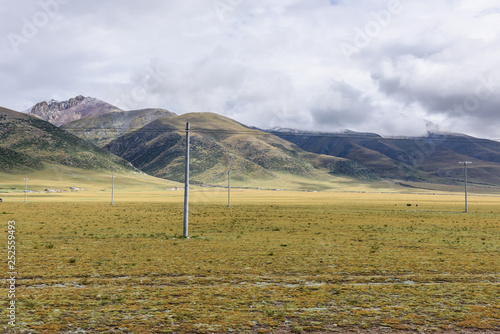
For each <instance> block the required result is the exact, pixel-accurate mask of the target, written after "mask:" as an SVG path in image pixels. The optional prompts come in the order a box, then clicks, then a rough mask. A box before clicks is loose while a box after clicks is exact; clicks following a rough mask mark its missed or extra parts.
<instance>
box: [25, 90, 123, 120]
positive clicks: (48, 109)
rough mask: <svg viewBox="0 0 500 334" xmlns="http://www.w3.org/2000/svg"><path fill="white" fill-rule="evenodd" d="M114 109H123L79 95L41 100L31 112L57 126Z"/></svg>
mask: <svg viewBox="0 0 500 334" xmlns="http://www.w3.org/2000/svg"><path fill="white" fill-rule="evenodd" d="M113 111H121V110H120V109H119V108H117V107H115V106H113V105H111V104H109V103H106V102H103V101H101V100H98V99H95V98H93V97H84V96H82V95H79V96H77V97H75V98H71V99H69V100H68V101H62V102H59V101H55V100H52V101H50V102H45V101H43V102H39V103H37V104H36V105H34V106H33V107H32V108H31V109H30V111H29V114H30V115H33V116H35V117H38V118H41V119H43V120H45V121H47V122H50V123H52V124H54V125H55V126H61V125H63V124H66V123H69V122H72V121H76V120H79V119H83V118H88V117H94V116H98V115H103V114H106V113H109V112H113Z"/></svg>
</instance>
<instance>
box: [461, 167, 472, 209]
mask: <svg viewBox="0 0 500 334" xmlns="http://www.w3.org/2000/svg"><path fill="white" fill-rule="evenodd" d="M471 163H472V162H470V161H460V162H459V164H462V165H464V174H465V212H468V207H467V165H469V164H471Z"/></svg>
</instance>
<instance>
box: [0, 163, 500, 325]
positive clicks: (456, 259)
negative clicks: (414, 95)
mask: <svg viewBox="0 0 500 334" xmlns="http://www.w3.org/2000/svg"><path fill="white" fill-rule="evenodd" d="M60 172H61V171H58V172H57V173H60ZM44 173H47V172H44ZM59 175H61V174H59ZM39 177H40V178H39V181H36V180H37V177H33V182H35V186H39V187H40V188H43V187H46V186H47V185H46V184H47V181H46V180H45V181H43V179H42V177H47V175H45V174H43V175H39ZM88 177H89V179H88V180H87V181H85V180H81V183H79V182H80V181H78V179H74V180H73V182H72V184H71V185H74V186H82V187H87V188H88V190H86V191H83V192H67V193H57V194H46V193H43V192H42V193H34V194H30V195H29V202H28V203H22V201H23V194H22V193H20V192H9V193H7V194H2V197H3V198H4V203H0V219H1V224H2V229H3V231H4V233H2V237H1V239H0V243H1V244H3V245H5V247H3V246H2V247H3V248H4V249H5V248H6V246H7V227H6V226H7V222H8V221H10V220H15V221H16V226H17V235H16V238H17V239H16V240H17V244H16V255H17V259H16V260H17V265H18V268H17V271H18V279H17V282H16V283H17V289H16V300H17V319H18V320H17V323H16V327H15V328H14V329H9V327H8V326H7V310H6V307H7V302H8V301H7V298H6V296H7V289H3V290H2V292H1V293H2V294H3V295H4V297H2V298H0V300H1V304H0V308H1V311H0V318H1V319H2V321H3V323H2V324H1V326H2V328H6V330H5V331H6V332H9V331H11V332H31V333H43V332H46V333H55V332H73V333H75V332H80V333H83V332H87V333H99V332H116V333H122V332H123V333H151V332H167V333H168V332H176V333H181V332H189V333H212V332H234V331H236V332H261V333H264V332H273V331H276V332H279V331H281V332H296V333H299V332H305V331H308V332H313V331H316V332H346V331H350V330H352V331H368V330H370V331H375V332H384V331H419V332H423V331H434V332H440V331H441V332H451V331H458V332H460V331H466V330H475V331H481V332H488V331H495V330H499V329H500V303H499V297H498V296H500V288H499V278H500V270H499V269H500V268H499V265H498V258H499V255H500V240H499V239H500V238H499V236H500V233H499V232H500V225H499V223H498V222H499V221H500V206H499V205H498V203H499V201H500V197H495V196H493V195H483V196H479V195H476V196H471V197H470V199H469V210H470V212H469V213H468V214H464V213H463V212H461V211H462V210H463V203H462V201H463V197H462V195H461V194H458V193H456V194H453V193H450V194H440V195H435V194H431V193H429V194H423V193H422V194H411V193H407V194H401V193H394V192H388V193H380V192H378V193H376V192H318V193H310V192H297V191H258V190H241V189H240V190H237V189H235V190H234V191H233V193H232V207H231V208H228V207H227V206H226V192H225V191H224V190H223V189H202V188H198V189H193V191H192V196H191V202H192V205H191V208H190V236H191V238H190V239H184V238H182V237H181V236H180V235H181V233H182V206H183V204H182V203H183V192H182V191H167V190H166V187H172V186H176V184H175V183H165V182H164V181H159V180H157V179H153V178H148V177H147V176H144V175H128V176H126V175H125V176H120V178H121V179H122V182H124V183H123V184H122V185H121V186H120V187H123V188H121V193H120V192H118V193H117V201H116V203H115V205H113V206H111V205H109V201H108V199H109V189H108V190H106V191H102V190H103V189H100V188H102V187H103V184H102V183H100V182H101V181H99V180H100V178H101V177H102V178H104V177H107V178H108V179H109V176H104V175H97V174H96V175H93V176H92V175H88ZM138 180H141V181H143V182H142V183H140V184H139V185H137V181H138ZM15 182H17V181H15ZM15 182H14V183H15ZM37 182H38V183H37ZM51 182H55V181H51ZM102 182H104V184H106V183H109V180H106V179H103V181H102ZM127 182H128V183H127ZM14 183H13V184H14ZM125 183H127V184H126V186H125ZM67 184H68V183H67V180H66V178H65V177H62V178H61V180H60V183H59V184H56V185H55V186H53V187H56V186H61V187H62V186H65V185H67ZM85 184H86V185H85ZM118 184H119V183H118V182H117V187H118ZM134 185H135V186H134ZM177 186H179V185H178V184H177ZM2 187H4V188H8V187H9V183H8V181H6V180H3V181H2ZM118 189H120V188H118ZM364 190H365V191H369V190H374V189H373V188H369V187H366V188H365V189H364ZM385 190H387V191H390V190H391V189H385ZM393 190H394V189H393ZM408 204H411V206H408ZM2 254H4V256H5V258H6V253H2ZM5 260H6V259H5ZM2 263H3V268H2V273H6V272H8V270H7V268H6V261H2ZM6 278H7V277H6V274H3V279H4V281H5V279H6Z"/></svg>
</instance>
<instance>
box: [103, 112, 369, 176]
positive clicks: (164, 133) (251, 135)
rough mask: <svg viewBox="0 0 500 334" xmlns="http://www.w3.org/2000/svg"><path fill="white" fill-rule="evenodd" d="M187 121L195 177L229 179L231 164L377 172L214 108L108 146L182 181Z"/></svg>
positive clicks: (305, 171)
mask: <svg viewBox="0 0 500 334" xmlns="http://www.w3.org/2000/svg"><path fill="white" fill-rule="evenodd" d="M186 122H190V123H191V129H192V134H191V175H192V177H193V182H197V183H206V182H209V183H218V182H219V183H220V182H223V181H224V180H225V178H226V173H227V170H228V168H230V169H231V171H232V178H233V179H236V180H248V179H256V178H257V179H273V178H277V177H279V175H280V174H282V173H284V174H291V175H296V176H301V177H307V178H319V179H321V178H323V179H325V178H326V179H327V178H329V177H330V176H329V174H328V173H332V174H333V173H335V174H343V171H349V173H357V174H356V175H355V176H359V177H366V178H370V177H371V176H372V174H370V172H368V171H366V169H364V168H363V167H361V166H359V165H357V164H356V163H353V162H351V161H348V160H346V159H342V158H335V157H328V156H320V155H315V154H311V153H307V152H304V151H302V150H301V149H299V148H298V147H297V146H295V145H293V144H291V143H289V142H287V141H285V140H282V139H280V138H278V137H276V136H274V135H271V134H267V133H265V132H262V131H258V130H254V129H250V128H248V127H246V126H244V125H242V124H240V123H238V122H236V121H234V120H231V119H229V118H226V117H223V116H220V115H217V114H213V113H191V114H185V115H181V116H177V117H165V118H161V119H158V120H156V121H154V122H152V123H150V124H148V125H146V126H144V127H143V128H141V129H139V130H136V131H133V132H130V133H127V134H125V135H123V136H121V137H120V138H118V139H116V140H113V141H112V142H111V143H109V144H108V145H107V146H106V147H105V148H106V149H108V150H109V151H110V152H112V153H114V154H116V155H118V156H121V157H122V158H124V159H126V160H128V161H130V162H131V163H132V164H133V165H134V166H136V167H137V168H139V169H141V170H143V171H145V172H147V173H149V174H151V175H154V176H158V177H164V178H169V179H172V180H176V181H182V180H183V179H184V159H185V126H186ZM344 175H345V174H344ZM350 176H352V175H350Z"/></svg>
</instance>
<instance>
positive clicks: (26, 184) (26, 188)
mask: <svg viewBox="0 0 500 334" xmlns="http://www.w3.org/2000/svg"><path fill="white" fill-rule="evenodd" d="M27 194H28V176H25V177H24V203H26V202H27V200H26V195H27Z"/></svg>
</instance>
